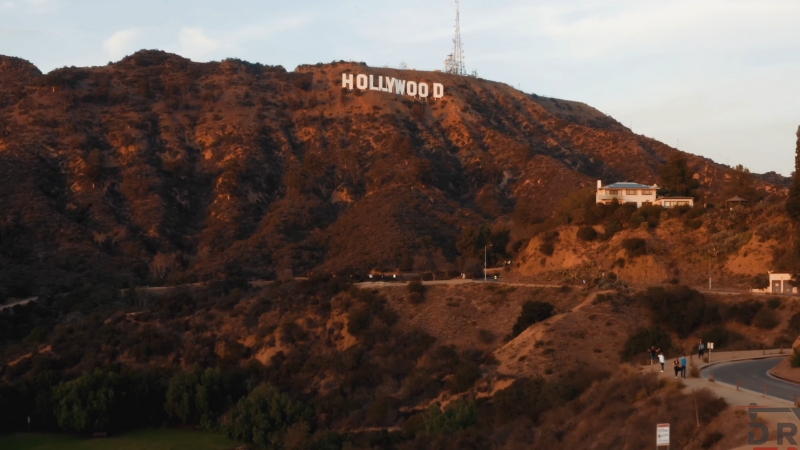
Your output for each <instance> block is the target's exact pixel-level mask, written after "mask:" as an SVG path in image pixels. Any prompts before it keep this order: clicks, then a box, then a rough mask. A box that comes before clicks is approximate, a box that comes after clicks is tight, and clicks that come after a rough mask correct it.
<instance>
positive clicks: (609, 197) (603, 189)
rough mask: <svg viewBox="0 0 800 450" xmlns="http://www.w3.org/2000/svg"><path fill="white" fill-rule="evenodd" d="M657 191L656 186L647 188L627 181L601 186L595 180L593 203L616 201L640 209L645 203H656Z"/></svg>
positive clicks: (598, 181) (599, 182)
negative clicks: (595, 190) (595, 191)
mask: <svg viewBox="0 0 800 450" xmlns="http://www.w3.org/2000/svg"><path fill="white" fill-rule="evenodd" d="M657 190H658V186H655V185H654V186H648V185H646V184H639V183H631V182H628V181H623V182H621V183H613V184H608V185H605V186H603V182H602V181H601V180H597V193H596V194H595V201H596V202H597V203H611V202H613V201H614V200H617V201H618V202H620V203H629V204H633V205H636V207H637V208H640V207H641V206H642V205H643V204H645V203H654V202H655V201H656V191H657Z"/></svg>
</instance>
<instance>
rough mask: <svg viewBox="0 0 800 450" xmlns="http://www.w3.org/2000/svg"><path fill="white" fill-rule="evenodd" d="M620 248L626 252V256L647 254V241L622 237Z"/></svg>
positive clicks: (632, 256)
mask: <svg viewBox="0 0 800 450" xmlns="http://www.w3.org/2000/svg"><path fill="white" fill-rule="evenodd" d="M622 248H624V249H625V251H626V252H628V258H635V257H637V256H642V255H645V254H647V242H646V241H645V240H644V239H642V238H627V239H623V240H622Z"/></svg>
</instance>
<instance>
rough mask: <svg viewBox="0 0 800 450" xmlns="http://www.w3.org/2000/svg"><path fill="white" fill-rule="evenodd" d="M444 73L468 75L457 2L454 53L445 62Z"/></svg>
mask: <svg viewBox="0 0 800 450" xmlns="http://www.w3.org/2000/svg"><path fill="white" fill-rule="evenodd" d="M444 71H445V72H447V73H452V74H456V75H466V74H467V68H466V65H465V64H464V47H463V46H462V45H461V19H460V17H459V4H458V0H456V37H455V38H454V39H453V53H450V54H449V55H447V58H446V59H445V60H444Z"/></svg>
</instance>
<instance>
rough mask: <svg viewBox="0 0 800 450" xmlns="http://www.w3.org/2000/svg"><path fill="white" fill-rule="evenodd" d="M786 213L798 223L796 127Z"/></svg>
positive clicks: (799, 158)
mask: <svg viewBox="0 0 800 450" xmlns="http://www.w3.org/2000/svg"><path fill="white" fill-rule="evenodd" d="M786 212H787V213H788V214H789V217H790V218H791V219H792V220H794V221H795V222H800V127H797V145H796V147H795V153H794V173H793V174H792V187H791V188H789V198H787V199H786Z"/></svg>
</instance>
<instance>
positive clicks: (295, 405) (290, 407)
mask: <svg viewBox="0 0 800 450" xmlns="http://www.w3.org/2000/svg"><path fill="white" fill-rule="evenodd" d="M312 415H313V414H312V411H311V409H309V408H308V407H307V406H305V405H303V404H302V403H300V402H298V401H295V400H293V399H292V398H291V397H289V395H287V394H285V393H283V392H281V391H279V390H278V389H277V388H275V387H274V386H270V385H266V384H262V385H260V386H258V387H256V388H255V389H253V390H252V391H251V392H250V394H248V395H247V397H245V398H243V399H241V400H239V402H238V403H237V404H236V406H235V407H234V408H233V409H231V412H230V423H229V424H228V425H227V427H226V429H225V435H226V436H227V437H228V438H229V439H234V440H237V441H240V442H246V443H253V444H256V445H257V446H259V447H262V448H283V442H284V439H285V436H286V434H287V431H288V430H289V428H290V427H292V426H293V425H295V424H298V423H302V422H305V423H308V421H309V420H310V419H311V417H312Z"/></svg>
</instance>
